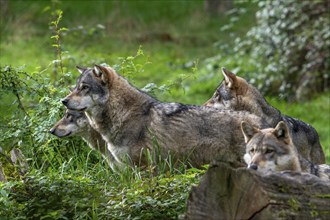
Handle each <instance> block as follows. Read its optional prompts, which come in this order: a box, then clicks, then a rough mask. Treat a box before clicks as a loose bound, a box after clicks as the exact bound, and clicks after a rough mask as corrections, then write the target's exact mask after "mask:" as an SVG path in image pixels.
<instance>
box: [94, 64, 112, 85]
mask: <svg viewBox="0 0 330 220" xmlns="http://www.w3.org/2000/svg"><path fill="white" fill-rule="evenodd" d="M93 73H94V76H96V77H99V78H101V80H102V81H103V82H104V83H107V81H108V70H107V68H106V67H103V66H100V65H97V64H95V65H94V68H93Z"/></svg>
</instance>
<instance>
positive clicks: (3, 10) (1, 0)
mask: <svg viewBox="0 0 330 220" xmlns="http://www.w3.org/2000/svg"><path fill="white" fill-rule="evenodd" d="M8 6H9V4H8V0H0V17H4V16H6V15H7V13H8Z"/></svg>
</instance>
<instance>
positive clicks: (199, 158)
mask: <svg viewBox="0 0 330 220" xmlns="http://www.w3.org/2000/svg"><path fill="white" fill-rule="evenodd" d="M95 68H97V71H95ZM84 85H85V86H84ZM63 103H64V104H65V105H66V106H67V108H69V109H71V110H76V111H85V112H86V115H87V117H88V119H89V122H90V124H91V125H92V126H93V127H94V128H95V129H96V130H97V131H98V132H99V133H100V134H101V135H102V137H103V138H104V139H105V140H106V142H107V143H108V148H109V150H110V151H111V153H112V154H113V155H114V157H115V159H116V160H117V162H118V163H123V164H124V163H125V156H128V157H129V158H130V160H131V164H136V165H143V164H145V163H146V158H145V157H144V156H143V155H144V154H143V153H141V152H142V151H144V150H145V149H149V150H150V151H154V152H155V149H156V148H157V151H158V153H159V154H160V155H162V157H163V158H164V157H166V155H167V154H168V153H169V152H170V153H171V154H172V155H173V156H174V158H175V159H176V160H178V161H186V160H187V159H188V162H189V163H190V164H192V165H193V166H201V165H203V164H207V163H209V162H211V160H212V159H214V158H218V157H221V156H223V155H227V156H228V157H231V159H232V160H235V161H240V162H243V155H244V151H245V144H244V138H243V135H242V133H241V131H240V123H241V121H242V120H246V121H248V122H249V123H251V124H253V125H254V126H256V127H264V126H265V125H264V124H263V122H262V121H261V119H260V118H259V117H257V116H255V115H251V114H249V113H247V112H234V111H227V110H224V111H222V110H217V109H214V108H209V107H200V106H191V105H184V104H180V103H162V102H160V101H158V100H156V99H154V98H152V97H151V96H149V95H148V94H146V93H144V92H142V91H140V90H138V89H137V88H135V87H134V86H132V85H131V84H129V83H128V82H127V80H125V79H124V78H123V77H121V76H120V75H119V74H117V73H116V72H115V71H114V70H113V69H111V68H106V67H101V66H97V65H96V66H95V67H94V69H93V68H90V69H87V70H86V71H84V72H83V73H82V74H81V76H80V77H79V79H78V80H77V84H76V88H75V89H74V90H73V91H72V92H71V93H70V94H69V95H68V96H67V97H66V98H65V99H64V100H63Z"/></svg>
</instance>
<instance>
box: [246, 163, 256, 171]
mask: <svg viewBox="0 0 330 220" xmlns="http://www.w3.org/2000/svg"><path fill="white" fill-rule="evenodd" d="M248 168H249V169H252V170H258V165H257V164H255V163H253V164H250V165H249V166H248Z"/></svg>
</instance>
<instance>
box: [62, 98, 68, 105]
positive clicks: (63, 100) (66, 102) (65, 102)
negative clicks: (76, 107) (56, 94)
mask: <svg viewBox="0 0 330 220" xmlns="http://www.w3.org/2000/svg"><path fill="white" fill-rule="evenodd" d="M61 102H62V103H63V105H65V106H66V105H67V104H68V102H69V100H68V99H62V100H61Z"/></svg>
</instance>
